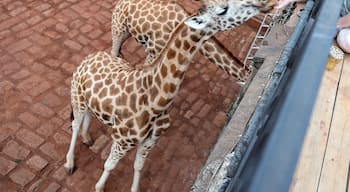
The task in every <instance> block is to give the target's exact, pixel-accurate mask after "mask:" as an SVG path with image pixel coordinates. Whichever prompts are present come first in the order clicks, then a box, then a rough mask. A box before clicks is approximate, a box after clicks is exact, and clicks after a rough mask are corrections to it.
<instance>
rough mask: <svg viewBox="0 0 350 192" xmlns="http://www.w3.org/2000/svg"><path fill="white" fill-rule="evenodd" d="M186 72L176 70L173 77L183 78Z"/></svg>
mask: <svg viewBox="0 0 350 192" xmlns="http://www.w3.org/2000/svg"><path fill="white" fill-rule="evenodd" d="M184 74H185V71H181V70H176V72H175V73H174V74H173V77H174V78H178V79H181V78H182V77H183V76H184Z"/></svg>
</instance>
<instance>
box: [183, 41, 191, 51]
mask: <svg viewBox="0 0 350 192" xmlns="http://www.w3.org/2000/svg"><path fill="white" fill-rule="evenodd" d="M190 47H191V45H190V43H189V42H188V41H187V40H185V41H184V43H183V49H184V50H185V51H187V50H188V49H189V48H190Z"/></svg>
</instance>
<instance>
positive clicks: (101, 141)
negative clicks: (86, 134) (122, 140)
mask: <svg viewBox="0 0 350 192" xmlns="http://www.w3.org/2000/svg"><path fill="white" fill-rule="evenodd" d="M110 140H111V139H110V137H108V136H106V135H101V136H99V137H98V138H97V139H96V141H95V142H94V145H93V146H91V147H90V149H91V151H93V152H94V153H99V152H100V151H101V149H102V148H103V147H104V146H105V145H106V144H107V142H108V141H110Z"/></svg>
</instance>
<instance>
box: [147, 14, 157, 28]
mask: <svg viewBox="0 0 350 192" xmlns="http://www.w3.org/2000/svg"><path fill="white" fill-rule="evenodd" d="M147 20H148V21H149V22H151V23H152V22H153V21H154V20H155V19H154V17H153V15H147ZM152 27H153V25H152Z"/></svg>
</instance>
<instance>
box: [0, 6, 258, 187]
mask: <svg viewBox="0 0 350 192" xmlns="http://www.w3.org/2000/svg"><path fill="white" fill-rule="evenodd" d="M181 3H182V4H184V5H186V6H187V8H189V10H191V9H192V8H193V5H192V4H191V2H190V1H189V0H186V2H185V1H184V0H183V1H181ZM114 4H115V1H113V0H103V1H102V0H80V1H78V0H35V1H34V0H1V2H0V191H3V190H4V189H6V190H5V191H9V192H11V191H45V192H55V191H62V192H67V191H72V192H73V191H81V192H86V191H89V190H91V189H92V188H93V186H94V185H95V183H96V181H97V179H98V177H99V176H100V174H101V171H102V167H103V163H104V159H105V158H106V156H107V153H108V152H109V145H110V138H109V136H107V135H105V134H106V132H107V129H106V127H105V126H103V125H101V124H100V123H98V122H97V121H95V120H94V121H93V123H92V127H91V129H90V130H91V133H92V137H93V138H94V139H95V144H94V146H93V147H91V148H88V147H86V146H84V145H82V144H81V142H80V141H81V140H80V139H79V140H78V144H77V146H76V165H77V167H78V169H77V170H76V172H75V173H74V174H73V175H72V176H66V174H65V172H64V170H63V167H62V165H63V163H64V161H65V153H66V151H67V149H68V145H69V142H70V134H71V131H70V129H69V125H70V118H69V114H70V104H69V103H70V101H69V100H70V94H69V87H70V79H71V75H72V72H73V71H74V70H75V68H76V66H77V65H78V64H79V62H80V60H81V59H82V58H83V57H84V56H86V55H87V54H89V53H92V52H94V51H97V50H108V51H109V50H110V47H111V34H110V18H111V10H112V9H113V6H114ZM253 35H254V34H253V31H252V29H251V28H250V27H249V26H245V25H244V26H241V27H239V28H237V29H235V30H232V31H230V32H227V33H224V34H221V35H220V36H219V38H218V39H220V40H223V41H225V42H226V43H225V46H228V47H227V48H228V49H229V50H231V51H232V52H233V54H234V55H236V56H237V57H239V58H240V59H242V57H243V56H244V54H245V53H246V49H247V47H248V46H249V43H250V41H251V40H252V37H253ZM123 55H124V56H125V57H126V59H127V60H129V61H130V62H131V63H137V62H140V61H142V60H143V58H144V52H143V49H142V48H140V47H139V46H137V45H136V44H135V42H134V41H133V40H129V41H128V42H127V43H125V44H124V46H123ZM238 90H239V87H238V85H237V84H235V80H234V79H233V78H230V77H229V76H227V75H226V74H225V73H224V72H223V71H222V70H220V69H218V68H216V67H215V65H213V64H211V63H209V62H208V61H207V60H206V59H204V58H202V57H201V56H198V57H196V59H195V61H194V62H193V64H192V65H191V66H190V69H189V70H188V72H187V74H186V78H185V82H184V84H183V87H182V89H181V91H180V94H179V96H178V97H177V99H176V101H175V103H174V105H173V106H172V108H171V110H170V113H171V117H172V120H173V121H172V127H171V129H170V130H169V131H168V132H167V133H166V134H165V135H164V136H163V137H162V138H161V139H160V141H159V142H158V143H157V145H156V146H155V147H154V149H153V150H152V151H151V153H150V155H149V157H150V158H149V160H148V161H147V162H146V165H145V168H144V171H143V178H142V181H141V191H152V192H154V191H162V192H163V191H176V192H178V191H188V190H189V188H190V186H191V184H192V183H193V181H194V180H195V178H196V175H197V173H198V171H199V170H200V168H201V166H202V164H203V163H204V162H205V160H206V158H207V156H208V154H209V152H210V149H211V147H212V146H213V144H214V143H215V141H216V139H217V137H218V135H219V133H220V130H221V127H222V125H223V123H224V122H225V120H226V118H227V117H226V112H227V110H228V108H229V106H230V104H231V103H232V102H233V101H234V98H235V97H236V95H237V92H238ZM134 155H135V152H134V151H133V152H131V153H129V154H128V155H127V156H126V157H125V158H124V159H123V160H122V161H121V162H120V163H119V165H118V166H117V168H116V169H115V171H113V173H112V175H111V177H110V178H109V180H108V182H107V186H106V191H123V192H124V191H128V190H129V188H130V185H131V180H132V174H133V169H132V164H133V159H134Z"/></svg>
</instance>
